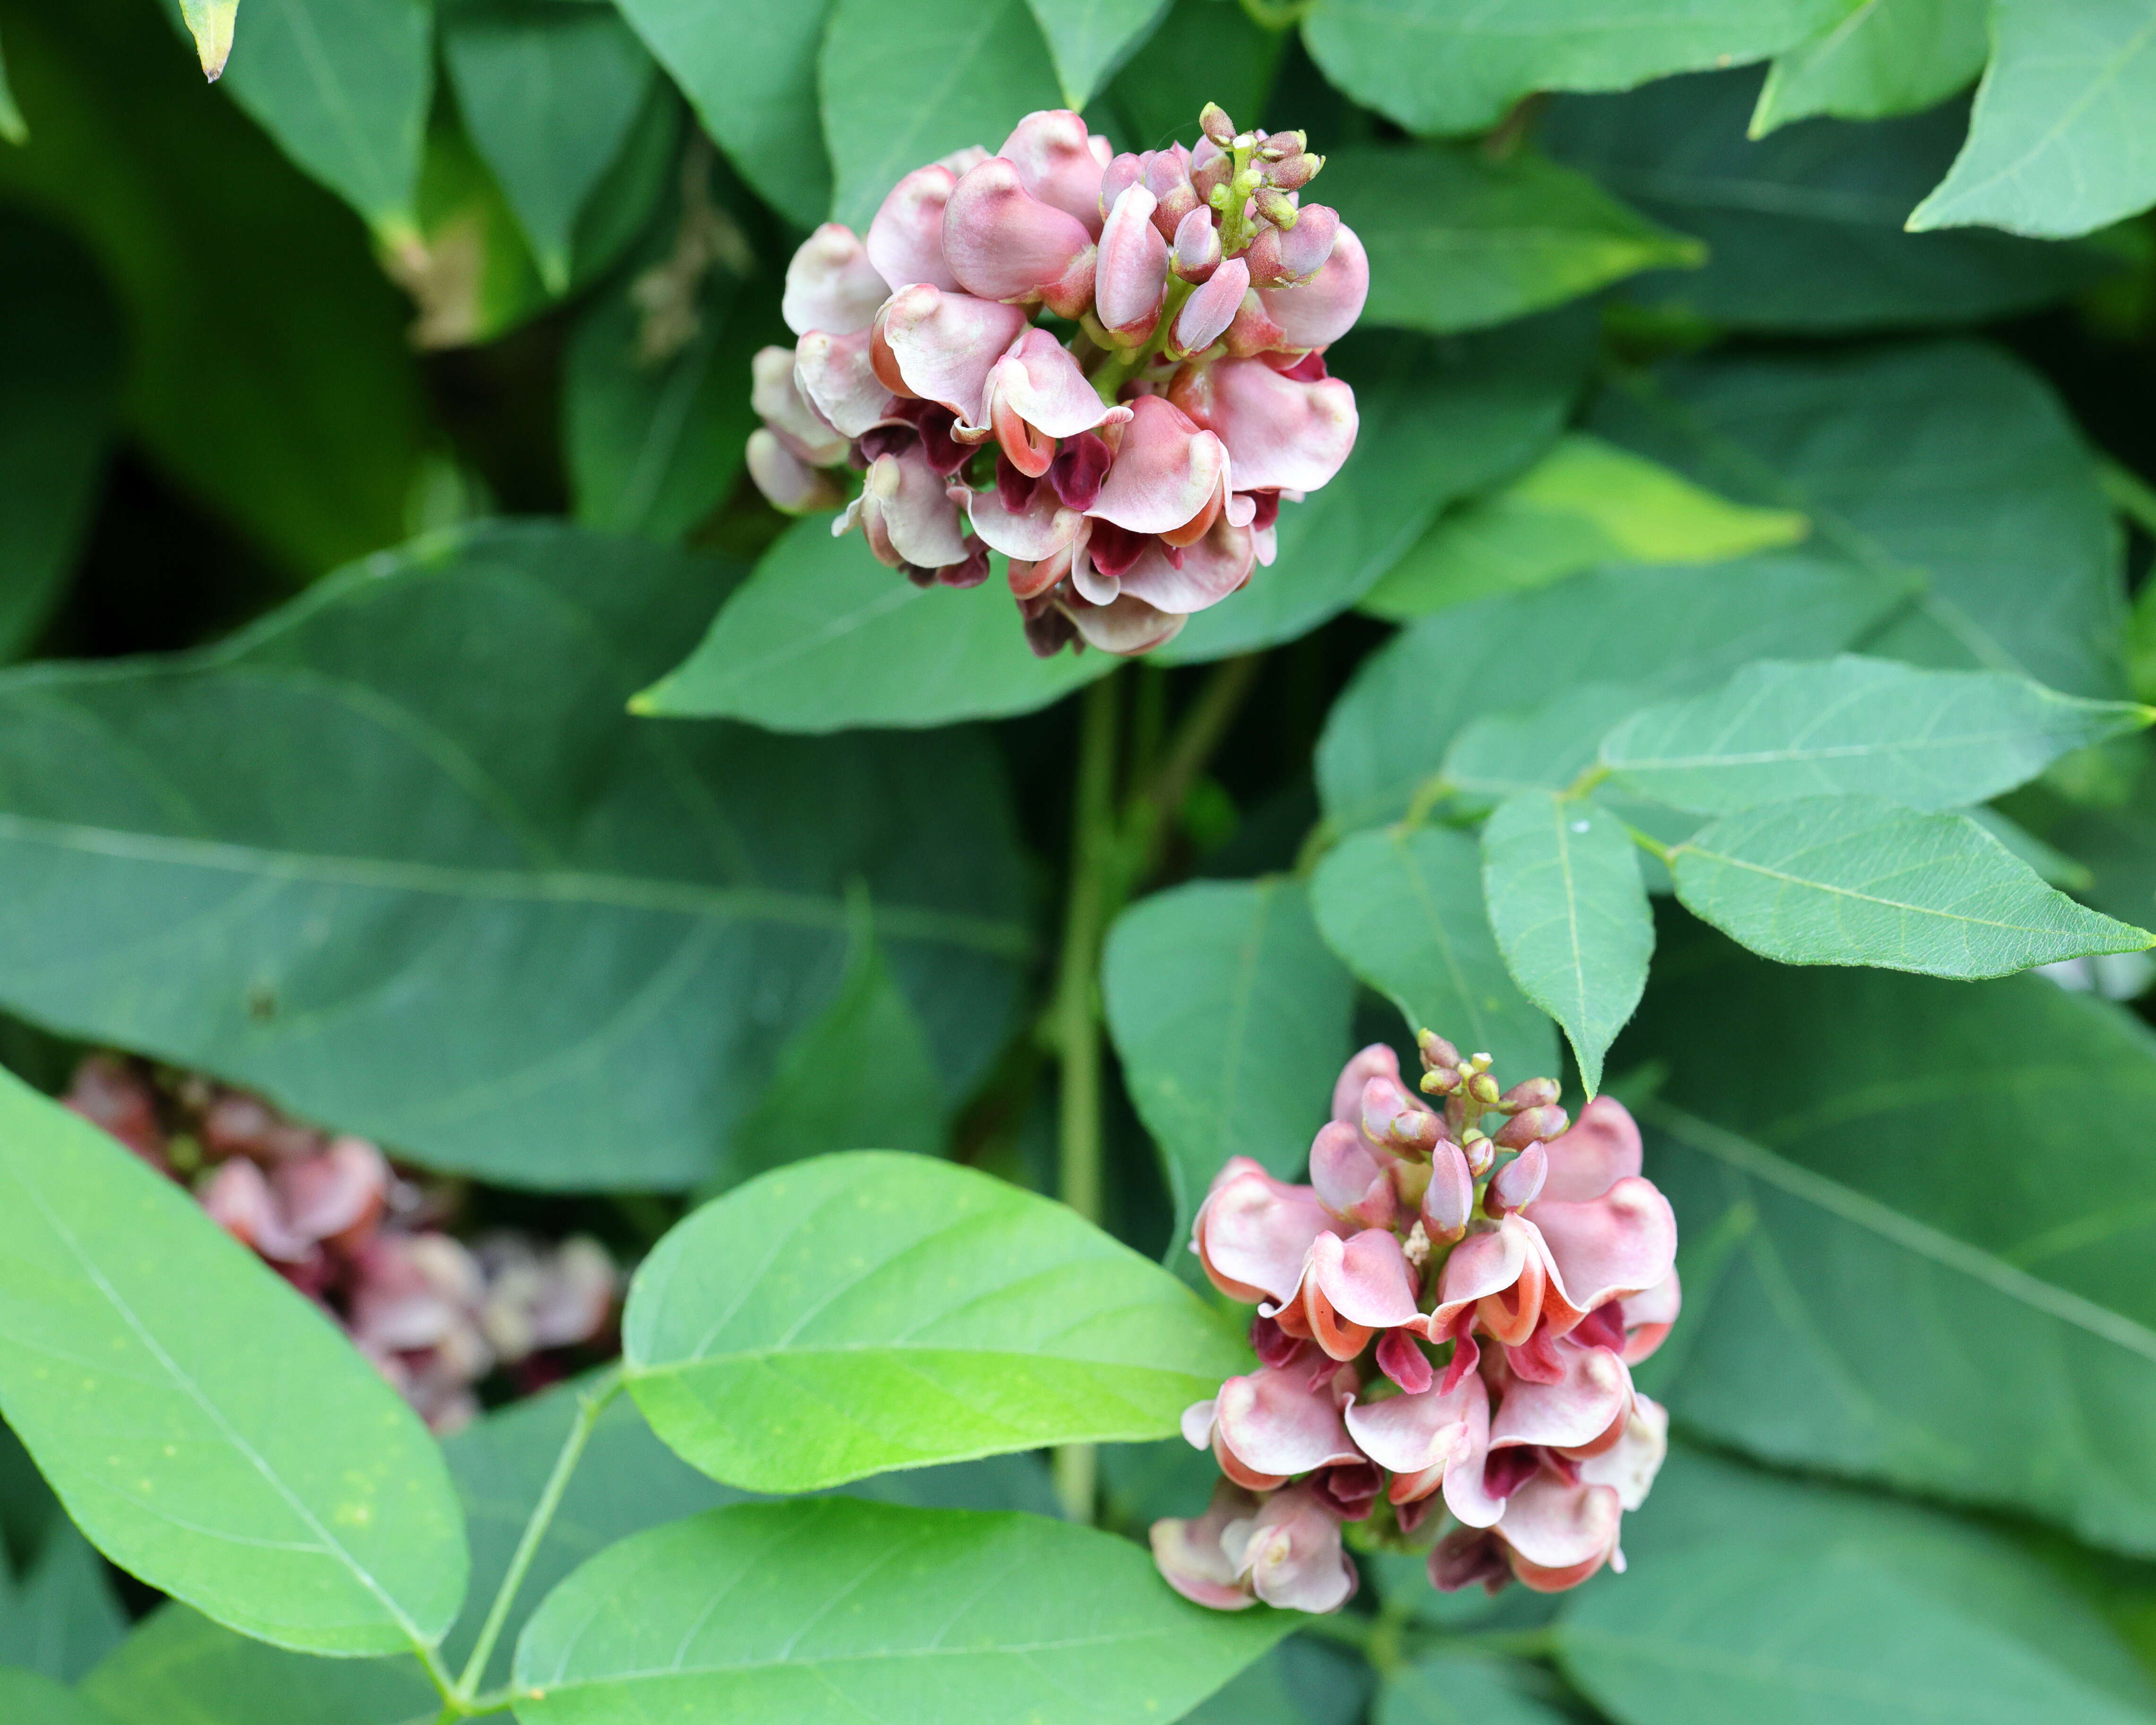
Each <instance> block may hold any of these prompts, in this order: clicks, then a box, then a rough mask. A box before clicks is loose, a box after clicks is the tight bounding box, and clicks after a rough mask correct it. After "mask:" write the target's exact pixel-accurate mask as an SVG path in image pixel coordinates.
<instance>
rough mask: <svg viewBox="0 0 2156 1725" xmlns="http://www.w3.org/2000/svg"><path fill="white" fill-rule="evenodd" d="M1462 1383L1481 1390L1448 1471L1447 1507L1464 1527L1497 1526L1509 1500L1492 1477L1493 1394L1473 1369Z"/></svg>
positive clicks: (1470, 1402)
mask: <svg viewBox="0 0 2156 1725" xmlns="http://www.w3.org/2000/svg"><path fill="white" fill-rule="evenodd" d="M1461 1382H1462V1383H1463V1384H1474V1385H1476V1386H1477V1393H1476V1394H1473V1395H1471V1397H1470V1398H1469V1399H1468V1403H1467V1437H1466V1443H1465V1444H1464V1445H1462V1448H1461V1450H1460V1454H1459V1455H1456V1456H1455V1457H1454V1458H1453V1461H1452V1464H1451V1466H1449V1467H1447V1468H1446V1469H1445V1507H1446V1508H1447V1509H1449V1510H1450V1511H1451V1512H1452V1518H1453V1520H1455V1522H1460V1523H1461V1524H1462V1525H1463V1526H1466V1527H1496V1525H1497V1520H1498V1517H1501V1516H1502V1515H1503V1514H1504V1513H1505V1499H1504V1498H1503V1497H1501V1495H1499V1493H1498V1492H1497V1491H1495V1490H1493V1489H1492V1486H1493V1484H1494V1482H1493V1481H1491V1479H1490V1478H1489V1465H1490V1394H1489V1391H1488V1390H1487V1389H1481V1387H1480V1386H1481V1384H1482V1379H1481V1378H1480V1377H1479V1376H1477V1375H1476V1374H1475V1373H1469V1374H1468V1375H1467V1376H1466V1378H1463V1379H1461Z"/></svg>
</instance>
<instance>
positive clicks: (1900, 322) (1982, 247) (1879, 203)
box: [1543, 8, 2120, 331]
mask: <svg viewBox="0 0 2156 1725" xmlns="http://www.w3.org/2000/svg"><path fill="white" fill-rule="evenodd" d="M1869 10H1870V8H1860V10H1859V11H1858V12H1857V13H1852V14H1851V17H1852V18H1861V17H1863V16H1866V15H1867V13H1868V12H1869ZM1758 90H1759V77H1758V73H1756V72H1752V71H1740V72H1727V73H1717V74H1706V75H1702V76H1700V77H1695V78H1681V79H1672V80H1669V81H1668V82H1666V83H1662V84H1654V85H1648V86H1647V87H1646V88H1645V89H1644V90H1635V91H1634V92H1633V93H1632V94H1630V95H1623V96H1568V97H1566V98H1565V99H1564V100H1561V101H1559V102H1557V103H1555V104H1554V105H1553V106H1552V108H1551V110H1550V112H1549V115H1548V120H1547V121H1546V123H1545V126H1544V127H1543V140H1544V142H1545V143H1546V145H1547V146H1548V148H1549V149H1550V151H1552V152H1553V154H1555V155H1556V156H1557V157H1558V158H1559V159H1561V160H1563V161H1564V162H1569V163H1570V164H1571V165H1572V166H1573V167H1578V168H1581V169H1584V170H1585V171H1586V172H1589V173H1592V174H1593V175H1594V177H1596V178H1597V179H1599V180H1600V181H1601V182H1603V183H1604V185H1606V186H1608V187H1609V188H1610V190H1611V191H1613V192H1614V193H1617V194H1618V195H1619V196H1620V197H1622V198H1625V199H1626V200H1628V201H1629V202H1630V203H1634V204H1635V205H1637V206H1638V207H1639V208H1640V209H1642V210H1644V211H1645V213H1647V214H1649V215H1650V216H1652V217H1654V218H1655V219H1657V220H1658V221H1661V222H1665V223H1668V224H1669V225H1670V226H1671V228H1677V229H1679V230H1681V232H1684V233H1686V234H1696V235H1697V236H1698V237H1699V238H1700V239H1702V240H1704V241H1706V242H1707V266H1706V268H1704V269H1702V270H1684V271H1678V272H1667V271H1666V272H1661V273H1658V274H1655V275H1646V276H1642V277H1640V278H1639V279H1638V280H1635V281H1632V282H1630V283H1628V284H1627V285H1625V288H1624V290H1623V292H1624V294H1625V297H1627V298H1630V299H1637V300H1645V301H1647V302H1648V303H1650V304H1653V305H1661V306H1664V307H1666V308H1669V309H1671V310H1674V311H1682V312H1686V313H1689V314H1691V315H1693V316H1699V317H1704V318H1707V319H1709V320H1711V321H1713V322H1716V323H1721V324H1731V325H1734V326H1738V328H1742V329H1759V330H1807V331H1810V330H1816V331H1830V330H1865V329H1879V328H1897V327H1907V326H1920V325H1926V324H1954V323H1974V322H1978V321H1982V320H1984V319H1986V318H1992V317H1997V316H2000V315H2001V314H2003V313H2006V312H2011V311H2023V310H2025V309H2027V308H2029V307H2030V306H2035V305H2042V304H2044V303H2045V302H2046V301H2047V300H2056V299H2059V298H2061V297H2062V296H2064V295H2066V294H2068V293H2071V292H2072V291H2073V290H2076V289H2077V288H2079V287H2082V286H2083V285H2086V284H2087V283H2089V282H2091V281H2092V280H2096V279H2097V277H2098V276H2100V275H2102V274H2104V273H2105V272H2106V271H2107V270H2111V269H2115V268H2117V264H2118V263H2119V261H2120V259H2118V258H2117V256H2116V255H2115V254H2112V253H2111V252H2109V251H2107V250H2106V249H2102V248H2099V247H2096V246H2092V245H2075V246H2059V245H2037V244H2031V243H2030V242H2029V241H2026V240H2020V239H2009V238H2008V237H2006V236H2005V235H2004V234H1909V233H1906V232H1904V231H1903V228H1902V223H1903V221H1904V219H1905V218H1907V215H1908V213H1909V212H1910V210H1911V209H1912V208H1914V207H1915V205H1916V203H1917V199H1919V198H1922V196H1923V195H1924V192H1925V190H1926V188H1927V187H1929V186H1931V185H1932V184H1933V182H1935V181H1937V179H1938V177H1939V175H1940V174H1941V173H1942V172H1943V171H1944V170H1945V167H1946V165H1947V163H1948V161H1950V160H1951V159H1952V158H1953V152H1954V149H1955V146H1957V145H1958V143H1959V142H1960V141H1961V136H1962V131H1963V115H1964V113H1965V111H1966V108H1965V105H1963V104H1961V103H1951V104H1948V105H1947V106H1945V107H1942V108H1939V109H1938V110H1934V111H1933V112H1931V113H1927V114H1921V115H1917V116H1912V117H1911V118H1908V119H1904V120H1892V121H1882V122H1879V123H1876V124H1871V125H1863V126H1852V125H1846V124H1844V123H1841V122H1840V121H1830V120H1820V121H1811V122H1809V123H1807V124H1804V125H1801V126H1794V127H1791V128H1789V130H1787V131H1779V132H1776V133H1775V134H1774V135H1773V136H1770V137H1767V138H1764V139H1760V140H1753V139H1752V138H1750V137H1749V136H1748V135H1747V132H1746V121H1747V119H1748V116H1750V115H1751V113H1752V111H1753V106H1754V104H1755V100H1756V99H1757V97H1758Z"/></svg>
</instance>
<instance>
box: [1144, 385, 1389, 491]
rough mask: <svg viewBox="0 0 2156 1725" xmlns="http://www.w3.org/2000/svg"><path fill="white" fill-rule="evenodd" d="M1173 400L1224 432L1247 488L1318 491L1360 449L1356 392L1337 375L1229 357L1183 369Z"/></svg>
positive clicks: (1196, 418) (1240, 479) (1198, 419)
mask: <svg viewBox="0 0 2156 1725" xmlns="http://www.w3.org/2000/svg"><path fill="white" fill-rule="evenodd" d="M1171 398H1172V399H1173V401H1174V403H1175V405H1176V406H1178V407H1179V408H1182V409H1183V412H1184V413H1188V415H1189V416H1190V417H1191V418H1192V419H1193V421H1195V422H1196V423H1197V424H1200V425H1203V426H1205V427H1207V428H1209V429H1211V430H1213V431H1216V432H1218V433H1219V435H1220V440H1221V442H1222V443H1224V444H1226V445H1227V448H1228V454H1229V457H1230V458H1231V459H1233V460H1234V462H1235V483H1236V485H1238V486H1240V488H1241V489H1243V490H1246V491H1270V490H1296V491H1314V490H1317V488H1318V487H1319V486H1320V485H1323V484H1324V483H1325V482H1326V481H1327V480H1329V479H1331V478H1332V475H1334V474H1336V473H1337V472H1339V470H1340V465H1341V464H1342V462H1344V461H1345V460H1346V459H1347V454H1348V452H1349V451H1350V450H1351V449H1353V448H1354V447H1355V434H1356V430H1357V429H1358V418H1357V415H1356V412H1355V392H1354V391H1353V389H1352V388H1349V387H1348V386H1347V383H1346V382H1344V381H1343V380H1342V379H1341V378H1338V377H1323V378H1319V379H1317V380H1316V381H1314V382H1304V381H1301V380H1300V379H1297V378H1294V377H1287V376H1285V375H1284V374H1282V373H1281V372H1276V371H1275V370H1274V369H1273V368H1272V367H1270V366H1269V365H1267V364H1265V362H1263V361H1262V360H1255V359H1224V360H1218V361H1215V362H1214V363H1213V364H1211V365H1209V366H1204V367H1186V368H1185V369H1184V370H1183V372H1178V373H1177V374H1176V379H1175V383H1174V386H1173V389H1172V390H1171Z"/></svg>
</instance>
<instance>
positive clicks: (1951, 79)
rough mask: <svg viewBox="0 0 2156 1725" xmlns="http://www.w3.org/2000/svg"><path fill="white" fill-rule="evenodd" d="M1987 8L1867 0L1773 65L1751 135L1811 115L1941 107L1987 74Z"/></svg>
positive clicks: (1955, 0) (1978, 2) (1850, 116)
mask: <svg viewBox="0 0 2156 1725" xmlns="http://www.w3.org/2000/svg"><path fill="white" fill-rule="evenodd" d="M1990 10H1991V7H1990V3H1989V0H1866V3H1865V4H1863V5H1861V6H1859V7H1858V8H1856V10H1855V11H1854V12H1852V13H1850V14H1849V16H1848V17H1847V18H1842V19H1840V20H1839V21H1838V22H1836V23H1834V24H1833V25H1831V26H1830V28H1827V29H1825V30H1824V31H1822V32H1821V33H1820V34H1819V35H1817V36H1815V37H1814V38H1813V39H1811V40H1810V41H1809V42H1806V43H1804V44H1800V45H1799V46H1798V47H1795V48H1793V49H1789V51H1788V52H1787V53H1786V54H1781V55H1780V56H1779V57H1778V58H1777V59H1775V61H1774V65H1773V66H1772V67H1771V68H1770V69H1768V74H1767V82H1766V85H1765V87H1764V88H1763V89H1762V90H1760V92H1759V105H1758V109H1757V110H1756V111H1755V112H1754V113H1753V116H1752V130H1753V132H1754V133H1756V134H1758V135H1759V136H1764V135H1765V134H1767V133H1768V132H1770V131H1773V130H1774V128H1775V127H1776V126H1786V125H1788V124H1789V121H1792V120H1802V119H1804V118H1805V117H1806V116H1808V115H1813V114H1831V115H1834V116H1836V117H1837V118H1839V119H1842V120H1883V119H1885V118H1886V116H1888V115H1890V114H1915V113H1919V112H1921V111H1922V110H1924V109H1926V108H1929V107H1933V106H1934V105H1937V104H1938V103H1940V102H1943V101H1944V100H1946V99H1947V98H1948V96H1950V95H1953V93H1954V92H1955V91H1956V90H1961V89H1963V88H1965V87H1966V86H1967V85H1969V84H1970V83H1972V82H1973V81H1974V80H1975V77H1976V74H1978V73H1979V72H1981V71H1982V70H1983V69H1984V59H1985V57H1986V56H1987V55H1988V54H1989V52H1990V48H1991V44H1990V43H1989V40H1988V39H1986V36H1985V33H1984V21H1985V18H1986V17H1987V15H1988V14H1989V12H1990Z"/></svg>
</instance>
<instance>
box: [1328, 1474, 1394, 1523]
mask: <svg viewBox="0 0 2156 1725" xmlns="http://www.w3.org/2000/svg"><path fill="white" fill-rule="evenodd" d="M1384 1486H1385V1476H1384V1475H1383V1472H1381V1471H1379V1470H1378V1467H1377V1466H1376V1465H1375V1464H1374V1463H1372V1462H1368V1461H1353V1462H1347V1463H1344V1464H1342V1465H1340V1466H1333V1467H1321V1468H1320V1469H1318V1471H1317V1472H1316V1473H1314V1474H1312V1475H1311V1476H1310V1489H1311V1491H1312V1493H1313V1494H1315V1496H1316V1497H1317V1500H1318V1501H1319V1502H1321V1503H1322V1504H1324V1505H1325V1506H1326V1507H1327V1508H1328V1509H1330V1510H1331V1511H1332V1512H1333V1513H1334V1514H1335V1515H1337V1516H1338V1517H1340V1518H1341V1520H1342V1521H1343V1522H1359V1521H1363V1520H1364V1519H1366V1518H1367V1517H1368V1515H1369V1513H1370V1506H1371V1505H1372V1504H1373V1503H1374V1502H1377V1500H1378V1492H1380V1491H1383V1489H1384Z"/></svg>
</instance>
